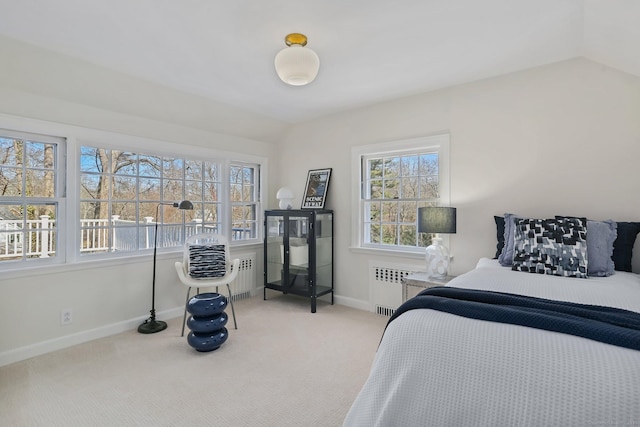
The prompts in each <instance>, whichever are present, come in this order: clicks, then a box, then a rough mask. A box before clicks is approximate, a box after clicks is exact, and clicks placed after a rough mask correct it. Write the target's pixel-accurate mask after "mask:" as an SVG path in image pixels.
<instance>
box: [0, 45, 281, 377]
mask: <svg viewBox="0 0 640 427" xmlns="http://www.w3.org/2000/svg"><path fill="white" fill-rule="evenodd" d="M14 47H15V46H14V45H13V44H12V43H10V42H7V40H6V39H3V38H1V37H0V56H2V57H3V59H4V60H5V62H6V64H10V65H7V66H6V67H0V128H6V129H14V130H20V131H26V132H33V133H42V134H50V135H56V136H64V137H68V138H70V140H71V139H75V140H84V141H96V140H97V141H110V140H112V139H118V140H120V141H122V140H125V141H126V140H136V142H137V143H140V140H143V142H142V143H147V144H151V145H153V147H154V149H156V150H159V152H183V153H192V154H193V153H204V152H206V151H207V150H211V149H214V150H216V152H218V151H226V152H234V153H240V155H239V156H238V157H240V156H243V155H244V156H247V157H248V158H256V157H261V158H266V159H267V165H268V163H269V160H268V159H269V158H270V157H271V156H272V153H273V152H274V147H275V146H274V144H272V143H268V142H263V141H259V140H255V139H250V138H247V137H241V136H233V135H228V134H223V133H219V132H215V131H213V130H212V128H215V124H214V125H212V124H211V123H210V121H211V120H214V119H215V120H214V121H217V119H216V117H215V116H208V115H207V114H208V113H211V114H215V113H216V110H215V109H213V108H208V109H205V111H204V112H202V111H201V112H200V114H194V115H190V114H189V113H190V112H197V111H198V109H199V108H205V107H207V105H205V104H206V103H204V102H203V100H202V99H199V98H197V97H189V96H185V95H177V94H175V93H173V92H172V91H169V90H166V89H163V88H161V87H159V86H157V85H153V84H150V83H148V82H142V81H135V79H132V78H130V77H127V76H122V75H119V74H117V73H112V72H109V71H106V70H101V69H99V68H97V67H93V66H88V65H86V64H78V63H77V62H76V61H71V60H66V59H64V58H61V57H59V56H57V55H50V54H47V53H46V52H34V51H33V50H32V49H31V48H28V47H24V49H23V50H21V49H14ZM32 66H33V67H37V66H39V67H43V68H38V69H37V70H32V69H31V68H30V67H32ZM49 70H50V71H51V74H52V75H51V76H46V77H44V76H45V75H46V74H47V71H49ZM40 77H42V79H40ZM74 79H75V80H76V81H77V83H78V85H79V87H80V88H78V87H75V86H73V84H74ZM80 80H81V81H80ZM92 81H93V82H95V84H96V85H97V86H102V87H100V88H96V89H95V91H93V92H94V93H90V92H91V90H90V87H89V86H90V85H89V82H92ZM120 83H124V84H125V85H126V90H125V92H126V91H127V90H128V93H127V94H126V95H128V96H124V94H123V93H122V92H121V91H122V90H123V89H122V88H119V89H117V88H115V87H114V88H112V89H113V91H118V92H119V93H118V96H115V95H114V96H112V97H110V98H109V99H106V100H105V99H103V98H101V97H103V96H104V94H105V92H109V90H110V88H109V86H110V85H116V86H117V85H118V84H120ZM105 85H106V87H104V86H105ZM65 88H67V89H68V90H69V92H68V93H66V92H65ZM136 88H138V89H140V90H137V89H136ZM87 91H88V92H87ZM149 93H155V96H151V99H146V101H145V100H143V99H141V98H146V97H147V95H148V94H149ZM128 100H130V101H131V102H129V101H128ZM145 102H146V103H148V104H153V109H152V110H150V111H148V112H147V113H144V112H141V113H140V114H138V113H139V112H140V110H141V109H143V108H144V105H145ZM209 107H210V106H209ZM176 111H178V112H179V113H180V114H174V113H176ZM245 119H246V118H242V117H241V118H239V120H237V122H236V123H235V125H237V124H238V123H240V124H242V123H243V122H244V120H245ZM271 124H272V123H271V122H270V121H267V123H266V124H265V122H262V121H259V122H258V125H259V126H258V127H260V126H265V127H264V128H262V129H268V132H269V133H271V132H274V131H275V130H278V129H279V127H278V126H275V127H274V126H271ZM232 125H233V124H232ZM239 160H242V159H241V158H239ZM266 169H267V170H266V173H267V174H268V167H267V168H266ZM268 182H269V181H268V176H267V177H266V179H265V183H266V184H267V185H268ZM69 184H70V187H69V188H70V191H72V190H71V189H72V188H74V187H73V186H74V185H75V183H69ZM232 252H233V255H241V254H242V253H243V252H257V254H258V264H259V265H258V268H260V265H261V264H262V262H261V261H262V257H261V254H262V246H261V245H255V246H253V247H245V248H241V249H238V250H234V251H232ZM181 255H182V254H181V253H179V252H173V253H162V254H159V255H158V273H157V281H156V282H157V287H156V309H157V313H158V318H159V319H167V318H170V317H174V316H181V315H182V307H184V295H185V292H186V291H185V288H183V287H182V286H181V285H180V284H179V281H178V278H177V275H176V273H175V270H174V268H173V263H174V262H175V261H176V260H179V259H180V257H181ZM151 261H152V260H151V256H150V255H148V254H146V255H142V256H133V257H130V258H127V259H122V260H117V261H109V262H89V263H82V264H74V265H63V266H57V267H48V268H44V269H37V268H33V267H32V268H30V269H28V270H20V271H7V267H6V266H5V265H2V264H1V263H0V366H2V365H4V364H7V363H12V362H15V361H17V360H21V359H24V358H28V357H31V356H34V355H37V354H42V353H44V352H47V351H51V350H56V349H59V348H64V347H66V346H69V345H73V344H77V343H80V342H84V341H86V340H88V339H93V338H98V337H101V336H106V335H109V334H112V333H117V332H121V331H124V330H129V329H133V328H135V327H137V325H138V324H140V323H141V322H142V321H143V320H144V319H145V318H147V317H148V316H149V309H150V308H151V273H152V262H151ZM259 277H260V275H258V278H259ZM62 309H72V310H73V323H72V324H71V325H66V326H61V325H60V311H61V310H62ZM167 333H172V334H175V335H176V336H179V334H180V331H179V330H174V331H168V332H167Z"/></svg>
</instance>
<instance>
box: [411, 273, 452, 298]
mask: <svg viewBox="0 0 640 427" xmlns="http://www.w3.org/2000/svg"><path fill="white" fill-rule="evenodd" d="M454 277H456V276H447V277H445V278H444V279H432V278H429V276H428V275H427V273H426V272H425V271H418V272H415V273H411V274H408V275H406V276H404V277H403V278H402V279H401V280H400V281H401V283H402V302H405V301H406V300H408V299H409V298H413V297H414V296H416V295H418V293H419V292H420V291H421V290H423V289H426V288H433V287H434V286H444V285H446V284H447V283H449V281H451V279H453V278H454Z"/></svg>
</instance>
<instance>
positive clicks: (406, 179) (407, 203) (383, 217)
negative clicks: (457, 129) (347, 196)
mask: <svg viewBox="0 0 640 427" xmlns="http://www.w3.org/2000/svg"><path fill="white" fill-rule="evenodd" d="M448 151H449V136H448V135H441V136H434V137H425V138H416V139H411V140H404V141H395V142H392V143H384V144H376V145H370V146H365V147H356V148H354V150H353V152H352V161H353V162H354V168H355V170H356V171H358V177H357V182H356V180H355V179H354V184H356V183H357V186H358V187H357V194H358V197H357V198H356V199H357V200H358V203H359V206H357V208H356V209H354V212H357V214H356V215H357V217H356V219H355V220H354V229H356V230H357V235H356V237H355V239H354V240H355V242H354V243H355V246H357V247H362V248H375V249H391V250H404V251H417V250H418V248H423V247H426V246H428V245H429V244H430V241H431V236H430V235H421V234H419V233H418V232H417V212H418V208H420V207H424V206H439V205H447V204H448V202H449V191H448V188H449V185H448V182H449V176H448V174H449V167H448V163H449V161H448Z"/></svg>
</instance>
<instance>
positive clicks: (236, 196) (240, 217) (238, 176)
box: [229, 163, 260, 241]
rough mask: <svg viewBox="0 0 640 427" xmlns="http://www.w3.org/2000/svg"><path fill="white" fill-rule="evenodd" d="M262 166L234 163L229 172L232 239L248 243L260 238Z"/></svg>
mask: <svg viewBox="0 0 640 427" xmlns="http://www.w3.org/2000/svg"><path fill="white" fill-rule="evenodd" d="M259 176H260V166H259V165H256V164H242V163H232V164H231V167H230V170H229V186H230V187H229V195H230V199H231V200H230V201H231V238H232V240H233V241H248V240H255V239H257V238H258V216H259V209H260V204H259V201H260V185H259V184H260V180H259V179H258V178H259Z"/></svg>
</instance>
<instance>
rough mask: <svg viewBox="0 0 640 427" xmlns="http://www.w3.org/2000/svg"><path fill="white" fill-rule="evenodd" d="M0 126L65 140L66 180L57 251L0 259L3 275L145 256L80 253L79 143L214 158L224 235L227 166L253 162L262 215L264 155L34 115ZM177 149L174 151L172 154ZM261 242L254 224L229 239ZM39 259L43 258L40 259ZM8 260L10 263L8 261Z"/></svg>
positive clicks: (0, 120) (2, 119)
mask: <svg viewBox="0 0 640 427" xmlns="http://www.w3.org/2000/svg"><path fill="white" fill-rule="evenodd" d="M0 129H7V130H12V131H14V132H17V133H19V134H22V133H24V134H39V135H55V136H58V137H60V138H64V139H66V151H65V150H64V149H61V150H59V151H58V154H59V156H61V160H60V163H59V165H63V166H61V167H63V169H62V170H61V172H60V173H61V178H60V179H59V182H58V184H60V185H62V183H63V182H66V183H67V185H66V189H65V188H63V189H62V190H61V192H60V193H59V194H60V195H61V197H62V195H64V196H65V197H63V198H62V199H61V201H60V204H59V211H58V215H59V218H60V221H61V222H60V223H59V225H58V233H59V235H60V237H59V239H58V248H57V249H58V250H59V251H60V254H56V256H55V257H50V258H49V259H46V260H41V259H35V260H31V261H33V262H29V263H27V262H26V261H18V262H11V263H10V262H4V263H2V262H0V268H1V269H2V270H3V273H4V274H5V276H6V278H9V277H18V276H19V275H21V274H24V271H25V269H29V270H28V271H29V272H30V273H32V274H48V273H49V272H50V271H52V269H55V271H58V270H59V269H64V271H71V270H75V269H84V268H92V267H93V266H94V265H109V264H118V265H119V264H122V263H135V262H139V261H140V258H141V257H147V256H148V255H149V253H150V251H148V250H140V251H136V252H127V253H123V254H116V253H110V254H107V255H103V256H91V257H87V256H82V257H81V256H80V245H79V242H80V218H79V201H80V199H79V195H80V189H79V186H80V170H79V164H80V163H79V159H80V147H81V146H83V145H85V146H94V147H95V146H99V147H105V148H112V149H119V150H126V151H136V150H138V151H144V152H145V153H150V154H157V155H163V156H169V157H171V156H175V157H185V158H196V159H198V158H207V159H218V160H220V162H221V165H222V171H221V173H222V179H221V184H222V188H221V191H222V194H223V195H224V197H225V199H224V200H223V201H222V205H223V206H222V210H221V221H222V223H223V227H224V233H225V234H226V235H227V237H229V239H230V238H231V234H230V233H231V203H230V200H229V196H228V194H229V178H228V177H229V165H230V164H232V163H233V164H237V163H245V164H255V165H258V166H259V171H260V175H259V177H257V180H258V188H259V189H260V190H259V191H260V194H259V196H258V197H259V201H258V203H257V210H258V212H257V220H258V223H259V224H261V222H260V220H261V218H262V216H263V215H264V208H263V206H262V202H261V200H262V199H263V198H264V196H263V194H262V193H261V192H262V189H265V188H268V179H267V177H268V159H267V157H262V156H257V155H252V154H244V153H236V152H231V151H226V150H218V149H212V148H207V147H204V146H198V145H186V144H185V145H183V144H180V143H177V142H169V141H164V140H159V139H151V138H144V137H137V136H132V135H126V134H120V133H114V132H107V131H102V130H97V129H91V128H84V127H78V126H73V125H66V124H62V123H55V122H48V121H43V120H37V119H30V118H23V117H17V116H12V115H8V114H3V113H0ZM176 153H179V154H176ZM262 242H263V230H262V227H258V234H257V236H256V238H255V239H250V240H249V239H247V240H240V241H235V242H231V245H232V246H233V247H238V248H240V247H245V246H255V245H261V244H262ZM180 251H182V247H171V248H164V250H161V249H160V248H159V251H158V253H159V254H160V252H167V253H170V252H180ZM43 261H44V262H43ZM9 264H11V265H9Z"/></svg>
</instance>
